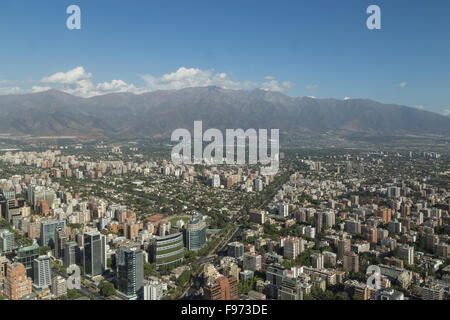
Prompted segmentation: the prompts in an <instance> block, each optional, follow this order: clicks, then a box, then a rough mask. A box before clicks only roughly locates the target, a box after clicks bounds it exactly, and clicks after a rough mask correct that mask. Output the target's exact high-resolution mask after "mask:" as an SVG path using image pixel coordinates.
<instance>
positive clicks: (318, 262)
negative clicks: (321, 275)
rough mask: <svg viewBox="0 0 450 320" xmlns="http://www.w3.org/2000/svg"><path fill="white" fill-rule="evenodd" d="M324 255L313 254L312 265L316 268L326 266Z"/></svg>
mask: <svg viewBox="0 0 450 320" xmlns="http://www.w3.org/2000/svg"><path fill="white" fill-rule="evenodd" d="M324 264H325V261H324V256H323V254H321V253H314V254H312V255H311V265H312V267H313V268H315V269H323V268H324Z"/></svg>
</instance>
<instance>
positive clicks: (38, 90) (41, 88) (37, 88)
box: [31, 86, 52, 93]
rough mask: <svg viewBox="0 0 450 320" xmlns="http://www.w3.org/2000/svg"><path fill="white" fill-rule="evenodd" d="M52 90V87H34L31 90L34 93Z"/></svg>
mask: <svg viewBox="0 0 450 320" xmlns="http://www.w3.org/2000/svg"><path fill="white" fill-rule="evenodd" d="M51 89H52V87H41V86H33V87H32V88H31V92H33V93H37V92H44V91H48V90H51Z"/></svg>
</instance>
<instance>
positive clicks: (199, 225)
mask: <svg viewBox="0 0 450 320" xmlns="http://www.w3.org/2000/svg"><path fill="white" fill-rule="evenodd" d="M185 234H186V236H185V239H186V248H187V249H188V250H194V251H198V250H200V249H201V248H203V247H204V246H205V244H206V223H205V222H204V221H203V220H202V219H201V217H194V218H193V219H192V220H191V221H189V223H188V224H187V226H186V230H185Z"/></svg>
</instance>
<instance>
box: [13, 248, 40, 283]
mask: <svg viewBox="0 0 450 320" xmlns="http://www.w3.org/2000/svg"><path fill="white" fill-rule="evenodd" d="M37 257H39V245H38V244H37V243H36V242H35V243H34V244H33V245H31V246H28V247H22V248H20V249H19V250H18V252H17V256H16V257H15V258H14V261H15V262H19V263H21V264H23V266H24V267H25V270H26V271H27V277H29V278H31V279H33V277H34V273H33V261H34V259H36V258H37Z"/></svg>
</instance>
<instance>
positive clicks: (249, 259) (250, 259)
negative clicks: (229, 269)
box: [243, 253, 262, 271]
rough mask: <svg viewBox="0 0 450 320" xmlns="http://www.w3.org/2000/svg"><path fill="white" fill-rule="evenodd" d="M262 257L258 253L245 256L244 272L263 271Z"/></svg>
mask: <svg viewBox="0 0 450 320" xmlns="http://www.w3.org/2000/svg"><path fill="white" fill-rule="evenodd" d="M261 262H262V258H261V255H259V254H257V253H246V254H244V261H243V268H244V270H251V271H259V270H261Z"/></svg>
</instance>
